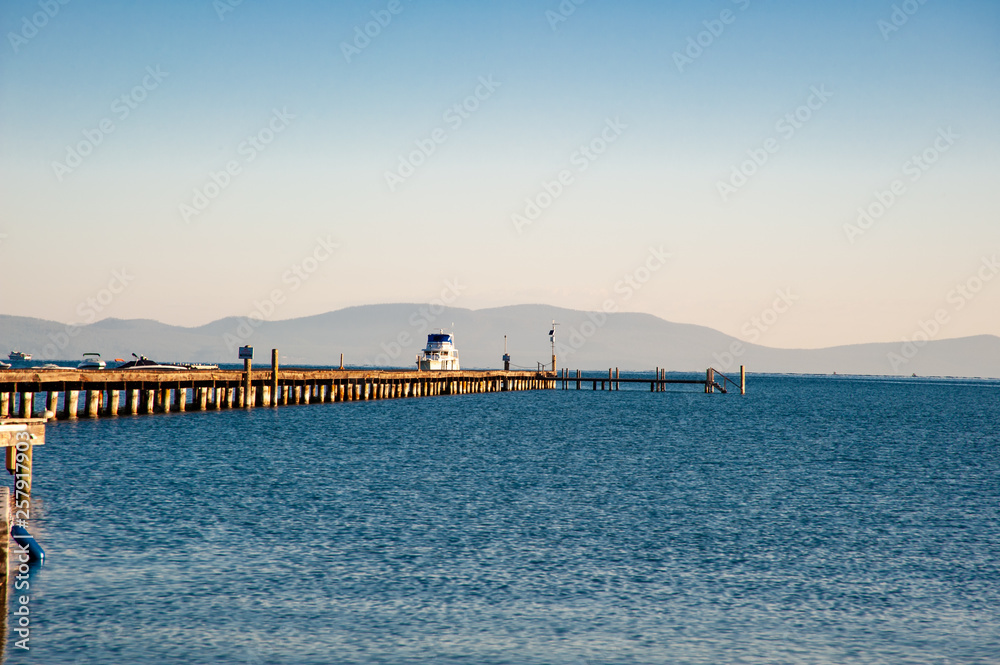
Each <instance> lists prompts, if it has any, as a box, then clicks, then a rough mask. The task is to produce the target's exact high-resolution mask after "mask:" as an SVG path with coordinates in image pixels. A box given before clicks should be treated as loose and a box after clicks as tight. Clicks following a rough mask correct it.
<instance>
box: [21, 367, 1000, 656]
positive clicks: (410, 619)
mask: <svg viewBox="0 0 1000 665" xmlns="http://www.w3.org/2000/svg"><path fill="white" fill-rule="evenodd" d="M749 388H750V392H749V394H748V395H746V396H744V397H741V396H739V395H704V394H702V393H700V392H698V388H697V387H687V388H684V389H677V390H673V391H671V392H667V393H655V394H654V393H650V392H648V386H647V387H645V388H643V389H636V390H625V389H623V390H622V391H620V392H616V393H602V392H592V391H590V390H583V391H580V392H577V391H575V390H571V391H566V392H563V391H544V392H532V393H506V394H490V395H467V396H454V397H437V398H421V399H409V400H394V401H380V402H355V403H344V404H324V405H315V404H314V405H310V406H299V407H283V408H279V409H277V410H270V409H256V410H253V411H248V412H247V411H228V412H209V413H185V414H173V415H164V416H156V417H148V416H147V417H121V418H118V419H114V420H111V419H105V420H99V421H81V422H72V423H70V422H59V423H55V424H52V425H50V426H49V431H48V438H47V443H46V445H45V446H44V447H41V448H39V449H37V451H36V454H35V465H36V468H35V478H34V490H33V494H34V496H33V500H34V505H33V515H32V517H33V518H34V519H33V520H32V524H31V527H30V528H31V530H32V532H33V533H35V534H36V535H37V537H38V539H39V541H40V542H41V543H42V545H43V546H44V547H45V548H46V552H47V555H48V558H47V562H46V564H45V566H44V568H42V569H41V570H38V571H35V572H34V573H32V576H31V579H30V583H31V593H32V596H31V601H30V607H31V638H30V646H31V650H30V652H25V651H23V650H20V649H16V648H12V644H11V643H8V662H11V663H33V664H40V663H46V664H47V663H157V664H168V663H248V664H261V665H263V664H271V663H399V664H410V663H435V664H448V663H471V664H476V665H488V664H492V663H531V664H534V663H539V664H541V663H704V664H716V663H894V664H895V663H921V664H923V663H942V664H944V663H948V664H954V663H997V662H1000V430H998V423H1000V382H995V381H994V382H991V381H957V380H956V381H948V380H921V379H905V380H889V379H861V378H840V377H815V378H811V377H779V376H773V377H768V376H753V377H751V380H750V385H749ZM14 607H15V605H14V599H12V602H11V608H14ZM10 639H11V640H13V639H16V638H10Z"/></svg>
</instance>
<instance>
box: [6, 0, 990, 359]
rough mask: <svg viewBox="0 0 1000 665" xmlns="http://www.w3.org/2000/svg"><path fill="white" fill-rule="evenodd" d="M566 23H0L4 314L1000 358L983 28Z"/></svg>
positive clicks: (111, 11) (690, 15)
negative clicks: (375, 326) (710, 337)
mask: <svg viewBox="0 0 1000 665" xmlns="http://www.w3.org/2000/svg"><path fill="white" fill-rule="evenodd" d="M577 2H579V3H580V4H577ZM577 2H573V1H572V0H565V1H564V2H562V3H560V2H558V1H557V0H547V1H546V0H537V1H535V0H533V1H527V0H524V1H513V2H512V1H508V2H502V3H501V2H490V3H486V2H432V1H430V0H393V1H383V0H378V1H374V2H336V3H323V2H304V1H289V2H282V3H276V2H260V1H255V0H243V1H242V2H237V0H217V1H216V2H214V3H213V2H212V0H198V1H191V0H181V1H174V2H99V1H95V2H83V1H81V0H77V1H69V0H63V2H60V1H59V0H48V1H46V0H42V2H38V0H35V1H34V2H27V1H22V0H12V1H10V2H5V3H3V5H2V9H0V19H2V26H3V31H4V33H5V39H4V41H5V43H4V44H3V46H2V48H0V53H2V55H0V211H2V217H0V260H2V265H3V266H4V272H3V280H4V281H3V288H2V289H0V298H2V301H0V312H2V313H6V314H16V315H24V316H35V317H41V318H46V319H53V320H58V321H64V322H67V323H86V322H88V321H90V320H92V319H94V318H104V317H107V316H111V317H116V318H153V319H158V320H161V321H164V322H167V323H172V324H178V325H200V324H203V323H207V322H209V321H211V320H214V319H217V318H221V317H223V316H229V315H247V314H249V313H250V312H253V311H255V310H256V311H260V312H262V313H263V314H265V315H266V316H267V317H268V318H274V319H283V318H291V317H296V316H302V315H308V314H317V313H321V312H326V311H329V310H334V309H339V308H341V307H345V306H349V305H357V304H366V303H385V302H428V301H431V300H432V299H435V298H438V297H440V295H441V294H442V292H443V291H446V290H449V289H450V291H448V292H449V293H452V292H455V291H457V296H454V297H452V296H451V295H449V299H452V300H454V303H453V304H455V305H456V306H462V307H469V308H482V307H491V306H498V305H507V304H519V303H548V304H552V305H559V306H564V307H572V308H578V309H600V308H602V307H609V308H613V309H617V310H621V311H642V312H649V313H652V314H655V315H658V316H661V317H663V318H665V319H668V320H672V321H679V322H689V323H698V324H703V325H707V326H712V327H714V328H717V329H719V330H722V331H724V332H726V333H729V334H732V335H735V336H738V337H741V338H742V339H745V340H748V341H757V342H759V343H761V344H765V345H768V346H779V347H792V346H801V347H819V346H827V345H834V344H841V343H853V342H865V341H897V340H900V339H902V338H904V337H906V338H909V337H912V335H913V334H914V333H915V332H917V331H919V330H920V329H921V323H922V322H924V324H925V327H926V324H927V322H928V321H930V320H931V319H933V318H934V316H935V314H937V315H939V318H940V320H941V321H943V323H942V324H940V325H939V326H938V328H937V329H934V332H933V336H935V337H937V338H948V337H959V336H964V335H972V334H981V333H989V334H1000V316H998V312H1000V278H998V279H993V278H994V276H997V275H998V272H1000V265H997V264H995V263H994V262H993V259H994V257H997V255H998V254H1000V224H998V221H1000V197H998V195H997V186H998V175H1000V94H998V93H1000V85H998V84H1000V5H998V3H996V2H994V1H990V2H988V1H986V0H982V1H973V0H957V1H951V2H945V1H944V0H924V1H922V2H921V1H920V0H908V1H907V2H899V1H897V2H895V4H894V3H893V2H891V1H889V0H886V1H885V2H877V1H872V0H865V1H864V2H861V1H853V0H842V1H839V2H802V1H798V2H793V1H792V0H787V1H784V2H781V1H774V2H765V1H763V0H738V1H735V2H734V1H732V0H717V1H714V2H669V1H666V2H663V1H660V2H638V1H632V2H629V1H625V2H614V3H612V2H605V1H601V0H586V1H583V2H581V1H580V0H577ZM859 209H862V210H866V211H868V214H870V215H871V216H870V217H867V218H864V217H860V214H859ZM859 217H860V219H859ZM664 253H665V254H669V257H667V258H664V257H663V254H664ZM657 256H659V258H657ZM456 284H457V285H458V287H457V288H456V286H455V285H456ZM779 292H780V294H779ZM942 313H943V315H942ZM542 325H544V322H543V324H542ZM931 328H932V329H933V326H931Z"/></svg>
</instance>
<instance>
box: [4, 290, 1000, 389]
mask: <svg viewBox="0 0 1000 665" xmlns="http://www.w3.org/2000/svg"><path fill="white" fill-rule="evenodd" d="M552 319H555V320H556V321H557V322H558V323H559V324H560V325H559V326H557V328H556V339H557V343H558V345H559V348H558V355H559V364H560V366H561V367H570V368H573V369H575V368H581V369H600V368H607V367H620V368H622V369H651V368H652V367H654V366H657V365H658V366H660V367H667V368H669V369H672V370H703V369H705V368H706V367H709V366H714V367H716V368H717V369H719V370H721V371H727V370H731V369H735V368H736V367H738V366H739V365H740V364H741V363H742V364H745V365H746V366H747V368H748V369H749V370H750V371H758V372H789V373H823V374H829V373H831V372H837V373H840V374H900V375H907V376H908V375H910V374H912V373H916V374H918V375H922V376H931V375H936V376H990V377H1000V337H995V336H991V335H982V336H978V337H968V338H963V339H953V340H941V341H934V342H931V343H929V344H927V345H926V346H924V347H923V348H921V349H918V350H916V351H917V353H916V355H915V356H913V357H912V358H911V359H909V360H906V359H905V354H904V353H903V352H902V351H903V350H902V349H901V348H900V347H901V345H900V343H887V344H862V345H853V346H841V347H834V348H828V349H817V350H803V349H773V348H768V347H762V346H756V345H753V344H743V345H742V347H738V354H737V355H736V356H733V355H732V354H730V349H731V348H732V345H733V344H734V343H735V342H737V341H738V340H736V339H734V338H732V337H729V336H728V335H724V334H722V333H720V332H718V331H716V330H712V329H711V328H705V327H703V326H695V325H688V324H681V323H671V322H669V321H664V320H663V319H660V318H657V317H655V316H651V315H649V314H611V315H603V314H597V313H587V312H580V311H575V310H567V309H561V308H558V307H550V306H546V305H517V306H512V307H500V308H494V309H483V310H468V309H458V308H432V307H431V306H430V305H412V304H409V305H408V304H398V305H367V306H363V307H351V308H347V309H342V310H338V311H335V312H329V313H326V314H321V315H318V316H311V317H305V318H300V319H291V320H286V321H273V322H257V323H258V324H259V325H258V326H257V327H254V326H252V325H250V324H249V323H248V322H247V321H246V320H245V319H235V318H229V319H220V320H218V321H214V322H212V323H210V324H207V325H204V326H200V327H197V328H181V327H177V326H168V325H165V324H162V323H158V322H156V321H149V320H119V319H105V320H103V321H99V322H97V323H94V324H91V325H88V326H81V327H79V328H74V327H72V326H67V325H65V324H60V323H55V322H52V321H43V320H40V319H30V318H24V317H14V316H3V315H0V350H2V351H3V352H4V354H5V353H6V352H7V351H9V350H13V349H19V350H22V351H26V352H29V353H33V354H34V355H35V359H36V360H46V359H60V360H66V359H75V358H78V357H79V356H80V355H81V354H83V353H84V352H88V351H97V352H99V353H101V354H102V355H103V356H104V357H105V358H115V357H119V358H127V357H130V354H131V353H133V352H135V353H139V354H143V355H146V356H149V357H150V358H154V359H156V360H160V361H179V360H187V361H208V362H235V361H236V351H235V348H236V347H237V346H239V345H242V344H250V345H252V346H254V347H256V348H257V350H258V351H257V360H258V362H268V361H269V358H270V349H271V348H278V349H280V350H281V357H282V362H283V363H285V364H288V363H301V364H321V365H322V364H325V365H333V364H337V363H339V362H340V354H341V353H344V354H345V361H346V363H347V364H349V365H354V366H357V365H377V366H393V367H409V366H412V365H413V363H414V359H415V357H416V355H417V353H419V350H420V349H421V348H422V346H423V342H424V341H425V340H426V335H427V333H428V332H429V331H431V330H433V329H435V328H446V329H449V330H452V329H453V330H454V332H455V335H456V342H457V345H458V348H459V351H460V353H461V358H462V364H463V366H465V367H470V368H471V367H498V366H500V364H501V356H502V355H503V343H504V335H507V336H508V349H509V352H510V354H511V356H512V358H513V363H514V364H515V365H517V366H519V367H526V368H532V369H533V368H535V367H536V364H537V363H538V362H544V363H548V362H549V356H550V350H549V338H548V330H549V324H550V322H551V321H552ZM909 351H910V350H907V352H909ZM890 354H895V355H896V358H897V360H896V365H895V366H893V364H892V362H890Z"/></svg>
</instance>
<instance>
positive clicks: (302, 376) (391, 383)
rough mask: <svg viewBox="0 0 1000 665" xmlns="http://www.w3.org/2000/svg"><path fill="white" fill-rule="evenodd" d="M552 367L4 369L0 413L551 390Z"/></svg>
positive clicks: (102, 412) (90, 412)
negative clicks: (513, 369)
mask: <svg viewBox="0 0 1000 665" xmlns="http://www.w3.org/2000/svg"><path fill="white" fill-rule="evenodd" d="M555 388H556V375H555V374H554V373H552V372H505V371H499V370H498V371H448V372H417V371H380V370H370V371H356V370H339V369H296V368H285V369H281V370H280V371H279V370H277V369H266V370H262V371H254V372H251V373H249V374H248V373H247V372H245V371H240V370H185V371H171V370H166V371H165V370H142V369H132V370H117V371H116V370H100V371H94V370H36V369H29V370H6V371H3V372H0V419H2V418H8V417H20V418H28V417H30V416H31V415H32V414H45V413H46V412H50V413H51V414H52V415H53V416H54V417H56V418H59V419H60V420H64V419H68V420H72V419H75V418H100V417H107V416H120V415H142V414H152V413H170V412H172V411H174V412H175V411H208V410H217V409H234V408H253V407H274V406H285V405H291V404H311V403H323V402H352V401H363V400H378V399H398V398H408V397H430V396H435V395H464V394H472V393H493V392H510V391H521V390H551V389H555Z"/></svg>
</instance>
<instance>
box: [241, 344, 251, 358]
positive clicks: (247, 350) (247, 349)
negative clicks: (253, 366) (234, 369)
mask: <svg viewBox="0 0 1000 665" xmlns="http://www.w3.org/2000/svg"><path fill="white" fill-rule="evenodd" d="M240 360H253V347H252V346H249V345H247V346H241V347H240Z"/></svg>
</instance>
